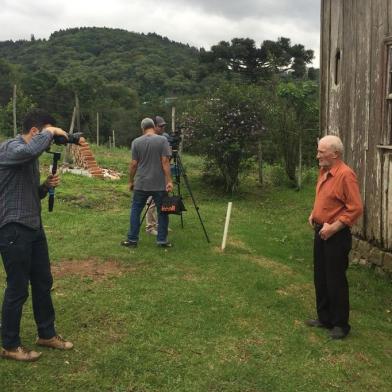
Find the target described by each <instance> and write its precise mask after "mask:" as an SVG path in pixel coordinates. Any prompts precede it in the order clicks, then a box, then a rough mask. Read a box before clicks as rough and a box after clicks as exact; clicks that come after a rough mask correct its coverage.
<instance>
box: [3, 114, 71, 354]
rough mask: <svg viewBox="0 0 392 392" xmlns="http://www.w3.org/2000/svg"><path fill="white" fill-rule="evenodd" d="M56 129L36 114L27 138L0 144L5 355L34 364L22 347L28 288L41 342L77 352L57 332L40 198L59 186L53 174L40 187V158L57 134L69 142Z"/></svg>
mask: <svg viewBox="0 0 392 392" xmlns="http://www.w3.org/2000/svg"><path fill="white" fill-rule="evenodd" d="M54 125H55V120H54V119H53V117H52V116H50V115H49V114H48V113H46V112H44V111H43V110H40V109H35V110H33V111H31V112H30V113H28V114H27V115H26V117H25V119H24V122H23V130H22V134H21V135H18V136H17V137H16V138H14V139H11V140H7V141H5V142H4V143H2V144H0V253H1V256H2V259H3V264H4V269H5V272H6V275H7V287H6V289H5V293H4V301H3V305H2V313H1V318H2V326H1V338H2V346H3V347H2V348H1V349H0V356H1V357H3V358H7V359H15V360H18V361H35V360H37V359H38V358H39V357H40V356H41V353H39V352H36V351H32V350H28V349H26V348H25V347H23V346H22V344H21V340H20V336H19V330H20V321H21V317H22V308H23V304H24V303H25V301H26V299H27V297H28V286H29V283H30V285H31V294H32V302H33V312H34V319H35V321H36V324H37V330H38V339H37V342H36V343H37V344H38V345H41V346H46V347H51V348H57V349H63V350H64V349H71V348H72V347H73V344H72V343H71V342H68V341H66V340H64V339H63V338H62V337H61V336H59V335H57V333H56V331H55V327H54V320H55V313H54V308H53V304H52V299H51V295H50V290H51V287H52V283H53V278H52V274H51V271H50V261H49V253H48V245H47V242H46V237H45V233H44V229H43V227H42V221H41V199H43V198H44V197H45V196H46V194H47V192H48V189H49V188H50V187H56V186H57V185H59V178H58V176H57V175H50V176H49V177H48V178H47V179H46V181H45V182H44V183H43V184H41V185H40V174H39V163H38V158H39V156H40V155H41V154H42V153H43V152H44V151H45V150H46V149H47V148H48V147H49V146H50V144H51V143H52V140H53V137H54V136H55V135H56V136H65V137H67V133H66V132H64V131H63V130H62V129H60V128H56V127H55V126H54Z"/></svg>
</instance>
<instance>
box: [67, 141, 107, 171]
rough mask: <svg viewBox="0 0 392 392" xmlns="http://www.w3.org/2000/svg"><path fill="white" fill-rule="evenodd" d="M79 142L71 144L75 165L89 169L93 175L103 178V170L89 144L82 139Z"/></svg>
mask: <svg viewBox="0 0 392 392" xmlns="http://www.w3.org/2000/svg"><path fill="white" fill-rule="evenodd" d="M79 144H80V145H76V144H72V145H71V154H72V157H73V160H74V163H75V165H76V166H78V167H80V168H83V169H85V170H87V171H88V172H89V173H90V174H91V176H92V177H96V178H103V177H104V173H103V170H102V169H101V168H100V167H99V166H98V164H97V161H96V160H95V158H94V155H93V153H92V151H91V149H90V146H89V144H88V143H87V142H86V141H85V140H82V139H81V140H80V142H79Z"/></svg>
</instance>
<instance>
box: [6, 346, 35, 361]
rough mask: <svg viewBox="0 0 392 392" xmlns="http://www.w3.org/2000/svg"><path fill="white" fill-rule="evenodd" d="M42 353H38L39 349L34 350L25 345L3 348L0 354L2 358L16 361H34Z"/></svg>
mask: <svg viewBox="0 0 392 392" xmlns="http://www.w3.org/2000/svg"><path fill="white" fill-rule="evenodd" d="M41 355H42V353H38V352H37V351H33V350H28V349H27V348H26V347H23V346H19V347H16V348H10V349H5V348H2V349H1V350H0V356H1V357H2V358H5V359H14V360H15V361H25V362H34V361H36V360H37V359H38V358H39V357H40V356H41Z"/></svg>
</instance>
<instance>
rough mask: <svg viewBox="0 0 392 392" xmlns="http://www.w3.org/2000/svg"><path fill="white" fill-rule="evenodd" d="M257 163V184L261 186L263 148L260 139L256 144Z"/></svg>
mask: <svg viewBox="0 0 392 392" xmlns="http://www.w3.org/2000/svg"><path fill="white" fill-rule="evenodd" d="M257 163H258V165H257V166H258V169H259V183H260V185H263V147H262V144H261V139H260V140H259V141H258V143H257Z"/></svg>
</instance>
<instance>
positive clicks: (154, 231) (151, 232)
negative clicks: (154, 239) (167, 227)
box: [146, 229, 158, 236]
mask: <svg viewBox="0 0 392 392" xmlns="http://www.w3.org/2000/svg"><path fill="white" fill-rule="evenodd" d="M146 233H147V234H150V235H155V236H157V235H158V232H157V231H156V230H155V229H148V230H146Z"/></svg>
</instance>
